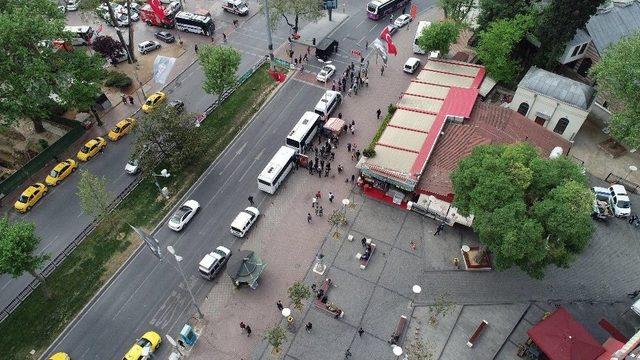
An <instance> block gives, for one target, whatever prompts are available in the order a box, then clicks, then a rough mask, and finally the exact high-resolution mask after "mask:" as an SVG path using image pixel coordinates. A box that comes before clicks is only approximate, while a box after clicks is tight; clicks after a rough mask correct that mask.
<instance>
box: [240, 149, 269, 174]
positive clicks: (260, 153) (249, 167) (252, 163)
mask: <svg viewBox="0 0 640 360" xmlns="http://www.w3.org/2000/svg"><path fill="white" fill-rule="evenodd" d="M263 153H264V148H263V149H262V150H261V151H260V152H259V153H258V156H256V158H255V159H253V161H252V162H251V165H249V166H248V167H247V170H245V172H244V174H242V176H241V177H240V179H239V180H238V182H242V179H244V177H245V176H246V175H247V173H248V172H249V170H251V168H252V167H253V165H255V163H256V161H258V160H259V159H260V158H261V157H262V154H263Z"/></svg>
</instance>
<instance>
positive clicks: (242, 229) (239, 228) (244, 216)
mask: <svg viewBox="0 0 640 360" xmlns="http://www.w3.org/2000/svg"><path fill="white" fill-rule="evenodd" d="M258 216H260V211H259V210H258V209H256V208H255V207H253V206H249V207H248V208H246V209H244V210H242V211H240V213H239V214H238V216H236V218H235V219H234V220H233V222H232V223H231V227H230V228H231V233H232V234H233V235H235V236H237V237H239V238H241V237H244V235H245V234H246V233H247V231H249V229H250V228H251V225H253V223H254V222H256V220H258Z"/></svg>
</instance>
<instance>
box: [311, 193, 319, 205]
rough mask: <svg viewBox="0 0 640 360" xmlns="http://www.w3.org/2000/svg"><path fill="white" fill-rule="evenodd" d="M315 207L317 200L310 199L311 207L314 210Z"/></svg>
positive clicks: (315, 198) (314, 198)
mask: <svg viewBox="0 0 640 360" xmlns="http://www.w3.org/2000/svg"><path fill="white" fill-rule="evenodd" d="M317 205H318V198H317V197H315V196H314V197H312V198H311V207H312V208H315V207H316V206H317Z"/></svg>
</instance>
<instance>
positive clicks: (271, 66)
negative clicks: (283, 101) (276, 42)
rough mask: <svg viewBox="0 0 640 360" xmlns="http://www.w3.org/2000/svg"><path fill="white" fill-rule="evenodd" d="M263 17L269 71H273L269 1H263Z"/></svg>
mask: <svg viewBox="0 0 640 360" xmlns="http://www.w3.org/2000/svg"><path fill="white" fill-rule="evenodd" d="M264 17H265V21H266V23H267V44H268V47H269V69H271V71H273V70H275V66H274V64H273V40H272V39H271V27H270V26H269V0H264Z"/></svg>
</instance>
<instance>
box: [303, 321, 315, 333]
mask: <svg viewBox="0 0 640 360" xmlns="http://www.w3.org/2000/svg"><path fill="white" fill-rule="evenodd" d="M304 328H305V329H306V330H307V332H308V333H309V334H311V329H312V328H313V324H312V323H311V321H309V322H308V323H307V325H305V326H304Z"/></svg>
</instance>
